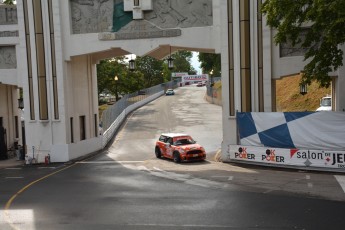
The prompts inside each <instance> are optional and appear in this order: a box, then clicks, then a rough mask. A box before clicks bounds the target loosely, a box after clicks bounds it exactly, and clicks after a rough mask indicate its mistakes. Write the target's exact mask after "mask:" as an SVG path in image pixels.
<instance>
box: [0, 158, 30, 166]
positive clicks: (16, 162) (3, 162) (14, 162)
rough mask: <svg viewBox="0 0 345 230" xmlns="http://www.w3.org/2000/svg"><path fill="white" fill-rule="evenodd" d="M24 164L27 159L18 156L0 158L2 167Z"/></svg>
mask: <svg viewBox="0 0 345 230" xmlns="http://www.w3.org/2000/svg"><path fill="white" fill-rule="evenodd" d="M24 164H25V160H17V157H12V158H10V159H7V160H0V169H3V168H10V167H17V166H23V165H24Z"/></svg>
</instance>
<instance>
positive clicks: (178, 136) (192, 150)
mask: <svg viewBox="0 0 345 230" xmlns="http://www.w3.org/2000/svg"><path fill="white" fill-rule="evenodd" d="M155 154H156V157H157V158H162V157H165V158H169V159H172V160H173V161H174V162H175V163H180V162H183V161H202V160H205V159H206V152H205V149H204V148H203V147H202V146H201V145H199V144H197V143H196V142H195V141H194V140H193V138H192V137H191V136H190V135H187V134H183V133H163V134H161V135H160V137H159V139H158V141H157V142H156V147H155Z"/></svg>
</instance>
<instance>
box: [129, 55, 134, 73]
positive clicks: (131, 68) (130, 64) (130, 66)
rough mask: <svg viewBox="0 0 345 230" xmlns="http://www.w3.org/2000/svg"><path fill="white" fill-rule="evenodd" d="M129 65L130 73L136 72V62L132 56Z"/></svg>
mask: <svg viewBox="0 0 345 230" xmlns="http://www.w3.org/2000/svg"><path fill="white" fill-rule="evenodd" d="M128 65H129V70H130V71H134V70H135V61H134V60H133V58H132V55H131V60H129V61H128Z"/></svg>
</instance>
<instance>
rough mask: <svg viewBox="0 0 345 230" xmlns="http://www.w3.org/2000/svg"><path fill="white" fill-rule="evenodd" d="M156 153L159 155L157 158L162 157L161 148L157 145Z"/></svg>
mask: <svg viewBox="0 0 345 230" xmlns="http://www.w3.org/2000/svg"><path fill="white" fill-rule="evenodd" d="M155 154H156V157H157V158H161V157H162V153H161V150H160V149H159V147H158V146H156V149H155Z"/></svg>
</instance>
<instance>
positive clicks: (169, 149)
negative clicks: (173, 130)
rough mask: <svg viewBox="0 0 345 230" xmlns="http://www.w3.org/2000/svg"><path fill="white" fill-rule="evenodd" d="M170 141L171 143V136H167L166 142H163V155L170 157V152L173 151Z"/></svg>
mask: <svg viewBox="0 0 345 230" xmlns="http://www.w3.org/2000/svg"><path fill="white" fill-rule="evenodd" d="M172 143H173V138H172V137H169V138H168V139H167V142H166V143H165V146H164V147H165V155H166V156H167V157H170V158H171V157H172V153H173V147H172Z"/></svg>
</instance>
